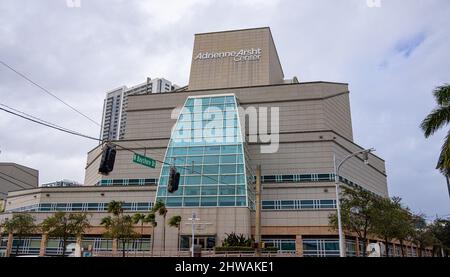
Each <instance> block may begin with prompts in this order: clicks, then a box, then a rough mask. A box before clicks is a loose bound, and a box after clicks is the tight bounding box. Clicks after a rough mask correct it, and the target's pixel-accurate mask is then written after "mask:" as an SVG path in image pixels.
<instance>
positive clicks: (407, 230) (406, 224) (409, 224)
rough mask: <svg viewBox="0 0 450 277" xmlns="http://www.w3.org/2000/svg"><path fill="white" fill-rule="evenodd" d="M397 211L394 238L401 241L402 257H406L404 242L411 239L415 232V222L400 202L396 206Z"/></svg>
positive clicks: (395, 213)
mask: <svg viewBox="0 0 450 277" xmlns="http://www.w3.org/2000/svg"><path fill="white" fill-rule="evenodd" d="M395 209H396V210H395V211H394V215H395V219H396V221H395V226H394V228H395V229H394V233H395V236H394V237H395V238H396V239H398V240H399V241H400V249H401V254H402V257H405V248H404V242H405V240H408V239H409V238H411V235H412V234H413V232H414V221H413V217H412V215H411V213H410V211H409V209H408V208H404V207H402V205H401V203H400V202H399V203H398V205H397V206H395Z"/></svg>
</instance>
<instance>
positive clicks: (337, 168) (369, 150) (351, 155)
mask: <svg viewBox="0 0 450 277" xmlns="http://www.w3.org/2000/svg"><path fill="white" fill-rule="evenodd" d="M372 151H375V149H373V148H370V149H364V150H361V151H358V152H355V153H352V154H350V155H347V156H346V157H345V158H344V159H343V160H342V161H341V162H340V163H339V164H338V165H337V166H336V172H335V173H336V175H337V177H336V176H335V178H339V170H340V169H341V166H342V165H343V164H344V163H345V162H346V161H348V159H350V158H352V157H355V156H358V155H359V154H362V153H366V152H368V153H370V152H372ZM337 180H338V181H339V179H337Z"/></svg>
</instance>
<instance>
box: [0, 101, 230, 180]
mask: <svg viewBox="0 0 450 277" xmlns="http://www.w3.org/2000/svg"><path fill="white" fill-rule="evenodd" d="M0 105H1V106H4V107H8V106H6V105H4V104H1V103H0ZM8 108H10V107H8ZM10 109H12V108H10ZM0 110H3V111H5V112H7V113H10V114H13V115H15V116H18V117H21V118H23V119H26V120H29V121H32V122H34V123H37V124H41V125H44V126H46V127H49V128H53V129H56V130H59V131H61V132H65V133H69V134H72V135H76V136H80V137H84V138H87V139H91V140H95V141H102V140H101V139H98V138H94V137H91V136H88V135H84V134H81V133H79V132H76V131H72V130H70V129H67V128H64V127H61V126H58V125H56V124H53V123H50V122H48V121H45V120H42V119H39V118H37V117H35V116H30V115H27V114H25V113H24V112H22V111H19V110H17V109H14V110H15V111H17V112H15V111H10V110H7V109H5V108H2V107H0ZM19 113H22V114H25V115H21V114H19ZM109 143H110V144H112V145H115V146H117V147H119V148H122V149H123V150H127V151H130V152H132V153H134V154H138V155H142V154H140V153H137V152H135V151H134V150H132V149H129V148H126V147H124V146H122V145H119V144H117V143H114V142H109ZM141 146H142V145H141ZM154 160H155V161H157V162H160V163H161V164H165V165H170V166H172V165H174V166H175V164H171V163H167V162H165V161H162V160H159V159H154ZM178 167H181V168H184V169H185V170H189V171H191V172H193V173H197V174H199V175H200V176H203V177H206V178H208V179H210V180H212V181H215V182H217V183H219V184H220V185H229V186H232V184H226V183H221V182H220V181H219V180H217V179H215V178H213V177H211V176H207V175H204V174H202V173H200V172H198V171H195V170H193V169H192V168H189V167H187V166H182V165H178ZM233 186H234V185H233Z"/></svg>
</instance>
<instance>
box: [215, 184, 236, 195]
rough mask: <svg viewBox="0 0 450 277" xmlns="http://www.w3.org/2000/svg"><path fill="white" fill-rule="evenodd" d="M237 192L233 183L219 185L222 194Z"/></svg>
mask: <svg viewBox="0 0 450 277" xmlns="http://www.w3.org/2000/svg"><path fill="white" fill-rule="evenodd" d="M235 193H236V186H233V185H221V186H219V194H220V195H234V194H235Z"/></svg>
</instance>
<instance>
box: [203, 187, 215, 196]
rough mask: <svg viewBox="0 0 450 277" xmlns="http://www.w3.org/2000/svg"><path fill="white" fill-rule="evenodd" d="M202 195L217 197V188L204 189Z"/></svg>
mask: <svg viewBox="0 0 450 277" xmlns="http://www.w3.org/2000/svg"><path fill="white" fill-rule="evenodd" d="M202 195H217V186H204V187H202Z"/></svg>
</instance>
